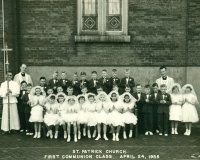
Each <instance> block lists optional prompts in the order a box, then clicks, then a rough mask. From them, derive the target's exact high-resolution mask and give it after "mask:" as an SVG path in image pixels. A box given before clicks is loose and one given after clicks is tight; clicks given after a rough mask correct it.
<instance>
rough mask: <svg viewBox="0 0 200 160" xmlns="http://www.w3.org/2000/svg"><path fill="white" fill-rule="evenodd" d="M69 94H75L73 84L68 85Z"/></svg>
mask: <svg viewBox="0 0 200 160" xmlns="http://www.w3.org/2000/svg"><path fill="white" fill-rule="evenodd" d="M66 95H67V96H72V95H74V88H73V87H72V86H68V87H67V93H66Z"/></svg>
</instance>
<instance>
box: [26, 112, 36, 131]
mask: <svg viewBox="0 0 200 160" xmlns="http://www.w3.org/2000/svg"><path fill="white" fill-rule="evenodd" d="M30 116H31V114H30V113H25V124H26V130H28V132H30V133H33V131H34V129H33V123H31V122H29V118H30Z"/></svg>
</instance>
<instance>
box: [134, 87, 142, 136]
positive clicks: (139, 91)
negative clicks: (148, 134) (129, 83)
mask: <svg viewBox="0 0 200 160" xmlns="http://www.w3.org/2000/svg"><path fill="white" fill-rule="evenodd" d="M133 97H134V98H135V99H136V100H137V101H136V106H137V109H138V129H139V132H140V133H143V132H144V116H143V112H142V111H143V105H144V103H145V94H144V93H142V85H141V84H137V85H136V92H135V93H133Z"/></svg>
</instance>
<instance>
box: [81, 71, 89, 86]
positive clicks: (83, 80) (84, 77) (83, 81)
mask: <svg viewBox="0 0 200 160" xmlns="http://www.w3.org/2000/svg"><path fill="white" fill-rule="evenodd" d="M80 75H81V80H80V88H82V86H85V87H87V88H88V87H89V81H88V80H87V79H86V73H85V72H81V74H80Z"/></svg>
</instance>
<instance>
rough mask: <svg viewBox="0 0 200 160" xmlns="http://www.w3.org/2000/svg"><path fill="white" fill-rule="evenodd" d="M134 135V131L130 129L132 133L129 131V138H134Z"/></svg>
mask: <svg viewBox="0 0 200 160" xmlns="http://www.w3.org/2000/svg"><path fill="white" fill-rule="evenodd" d="M132 137H133V131H132V130H130V133H129V138H132Z"/></svg>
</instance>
